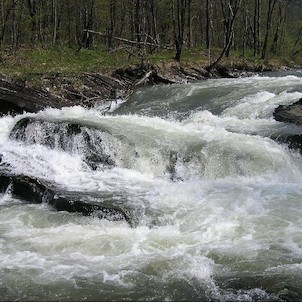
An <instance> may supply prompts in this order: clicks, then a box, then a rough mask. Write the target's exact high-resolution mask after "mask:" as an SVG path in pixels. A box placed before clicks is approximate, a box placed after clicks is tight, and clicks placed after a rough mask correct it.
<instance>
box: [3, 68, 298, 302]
mask: <svg viewBox="0 0 302 302" xmlns="http://www.w3.org/2000/svg"><path fill="white" fill-rule="evenodd" d="M300 98H302V73H301V72H300V71H290V72H289V71H288V72H283V73H282V72H279V73H270V74H261V75H255V76H252V77H247V78H238V79H215V80H214V79H213V80H206V81H201V82H196V83H188V84H182V85H169V86H153V87H147V88H141V89H139V90H138V91H137V92H136V93H135V94H134V95H133V96H132V97H131V98H130V100H129V101H127V102H125V103H123V104H121V106H120V107H119V108H117V109H116V110H114V111H113V110H111V111H112V112H110V113H106V114H104V113H103V111H102V110H101V108H94V109H89V110H88V109H85V108H82V107H79V106H77V107H71V108H63V109H60V110H59V109H46V110H44V111H41V112H39V113H36V114H29V113H28V114H23V115H19V116H16V117H11V116H5V117H2V118H0V154H2V162H3V163H5V164H7V165H9V166H10V167H11V168H12V169H13V171H14V172H15V173H17V174H24V175H28V176H31V177H37V178H39V179H43V180H47V181H48V182H49V183H53V184H55V185H56V186H57V187H59V188H62V190H63V189H64V190H68V191H72V192H81V194H83V193H84V194H87V196H88V195H91V194H94V196H97V198H98V200H99V202H100V204H101V203H102V202H105V201H106V202H107V203H108V201H109V202H111V201H112V202H113V203H115V204H119V205H122V206H123V207H124V208H126V209H128V210H129V211H130V212H131V219H132V220H133V225H132V226H130V225H129V224H128V223H127V222H126V221H108V220H106V219H98V218H97V217H84V216H81V215H80V214H77V213H68V212H64V211H63V212H57V211H54V210H53V209H52V208H51V207H50V206H49V205H47V204H45V203H42V204H29V203H25V202H23V201H22V200H19V199H17V198H13V197H12V196H11V195H10V193H9V192H6V193H5V194H0V300H27V301H29V300H38V301H41V300H47V301H51V300H56V301H58V300H64V301H68V300H73V301H79V300H86V301H92V300H94V301H113V300H119V301H120V300H135V301H136V300H144V301H146V300H151V301H152V300H161V301H181V300H189V301H208V300H211V301H230V300H231V301H259V300H265V301H270V300H271V301H292V300H294V301H297V300H301V299H302V287H301V284H302V232H301V229H302V182H301V179H302V157H301V154H300V152H299V151H298V150H294V149H289V148H288V146H287V145H285V144H281V143H278V142H276V140H275V139H276V138H277V137H281V136H284V135H287V134H288V133H302V126H297V125H290V124H284V123H281V122H277V121H275V120H274V119H273V112H274V109H275V108H276V107H278V106H279V105H285V104H291V103H293V102H295V101H297V100H299V99H300ZM23 117H33V118H36V119H39V120H44V121H48V122H51V123H59V124H60V123H63V122H64V123H66V122H69V123H77V124H81V125H84V126H85V127H87V129H94V130H93V131H94V133H97V134H95V136H94V138H95V140H96V142H95V144H98V143H99V142H101V148H102V152H103V153H106V154H107V156H108V158H110V160H111V162H110V163H111V165H105V164H102V163H100V164H99V165H98V166H97V167H95V168H94V169H91V167H89V165H87V163H86V162H85V161H84V160H83V153H84V150H83V146H82V145H81V143H79V142H74V141H73V142H67V143H69V144H70V147H69V148H65V149H64V148H63V149H62V148H61V147H60V148H59V147H56V145H55V147H53V148H50V147H48V146H47V145H45V144H44V143H42V142H43V138H42V137H41V136H43V135H44V134H43V133H44V132H45V131H44V130H43V131H44V132H43V131H42V130H41V129H40V128H39V127H34V129H32V130H31V133H30V134H29V136H30V137H31V138H32V137H33V136H35V137H39V139H37V140H35V141H34V143H33V141H30V138H28V140H27V141H25V142H21V141H16V140H14V139H11V138H9V134H10V132H11V130H12V128H13V126H14V125H15V124H16V122H17V121H19V120H20V119H21V118H23ZM87 131H88V130H87ZM41 133H42V134H41ZM53 135H54V136H56V135H57V134H56V133H55V132H54V133H53ZM39 142H41V143H39Z"/></svg>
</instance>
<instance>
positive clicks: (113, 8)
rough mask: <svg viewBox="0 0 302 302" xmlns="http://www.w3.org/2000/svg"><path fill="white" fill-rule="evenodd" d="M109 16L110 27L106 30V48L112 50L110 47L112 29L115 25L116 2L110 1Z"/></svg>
mask: <svg viewBox="0 0 302 302" xmlns="http://www.w3.org/2000/svg"><path fill="white" fill-rule="evenodd" d="M109 15H110V25H109V29H108V48H109V49H112V45H113V42H112V37H113V36H114V29H115V23H116V0H110V9H109Z"/></svg>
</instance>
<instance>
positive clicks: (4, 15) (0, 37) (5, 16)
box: [0, 0, 18, 44]
mask: <svg viewBox="0 0 302 302" xmlns="http://www.w3.org/2000/svg"><path fill="white" fill-rule="evenodd" d="M17 3H18V0H13V2H12V4H11V5H10V6H9V7H8V8H7V9H6V11H4V10H5V9H4V4H3V2H2V22H3V23H2V26H1V34H0V44H3V42H4V37H5V33H6V28H7V25H8V19H9V17H10V15H11V13H12V12H13V11H14V9H15V7H16V4H17Z"/></svg>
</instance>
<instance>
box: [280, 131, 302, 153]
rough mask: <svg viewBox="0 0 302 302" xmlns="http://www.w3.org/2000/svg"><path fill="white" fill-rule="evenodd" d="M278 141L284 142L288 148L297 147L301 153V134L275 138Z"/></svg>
mask: <svg viewBox="0 0 302 302" xmlns="http://www.w3.org/2000/svg"><path fill="white" fill-rule="evenodd" d="M276 140H277V141H278V142H280V143H286V144H287V145H288V147H289V148H290V149H299V150H300V152H301V153H302V134H290V135H286V136H280V137H278V138H277V139H276Z"/></svg>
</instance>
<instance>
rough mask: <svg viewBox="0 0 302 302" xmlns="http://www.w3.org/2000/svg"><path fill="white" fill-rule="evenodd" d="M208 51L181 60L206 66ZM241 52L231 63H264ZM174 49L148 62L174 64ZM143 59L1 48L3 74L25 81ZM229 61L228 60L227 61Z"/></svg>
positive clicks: (193, 52)
mask: <svg viewBox="0 0 302 302" xmlns="http://www.w3.org/2000/svg"><path fill="white" fill-rule="evenodd" d="M219 51H220V50H219V49H212V50H211V58H212V59H214V58H215V57H217V56H218V54H219ZM208 55H209V53H208V51H207V50H206V49H204V48H201V47H199V48H198V47H196V48H191V49H185V50H184V51H183V53H182V58H181V62H182V63H185V64H186V63H188V64H200V65H207V64H208V62H209V57H208ZM241 56H242V54H241V53H239V52H238V53H236V52H233V53H232V57H231V58H230V59H229V60H228V61H229V62H233V61H234V62H240V60H241V61H244V62H245V63H246V62H247V63H250V64H252V63H257V64H259V63H261V61H260V60H259V59H258V60H255V58H253V57H252V56H251V54H250V53H247V59H244V60H243V59H242V58H241ZM173 57H174V51H173V50H162V51H158V52H154V53H153V54H148V55H146V56H145V58H144V59H145V62H148V63H151V64H161V63H173V62H174V60H173ZM272 62H273V63H274V64H276V65H289V64H291V63H293V62H291V60H286V59H282V58H272ZM140 63H141V60H140V59H139V58H138V57H137V56H133V55H132V56H129V53H127V52H126V51H125V50H123V49H119V50H116V51H112V52H109V51H108V50H107V49H105V48H104V47H99V48H95V49H93V50H88V49H81V50H80V51H77V50H76V49H72V48H68V47H50V48H34V49H29V48H20V49H19V50H18V51H17V52H10V51H5V50H2V51H0V74H5V75H8V76H13V77H17V78H23V79H26V80H33V81H38V80H39V78H41V75H44V74H63V75H67V76H77V75H80V74H82V73H90V72H91V73H93V72H101V73H105V72H108V71H110V70H114V69H117V68H122V67H126V66H129V65H134V64H140ZM226 63H228V62H226Z"/></svg>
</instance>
